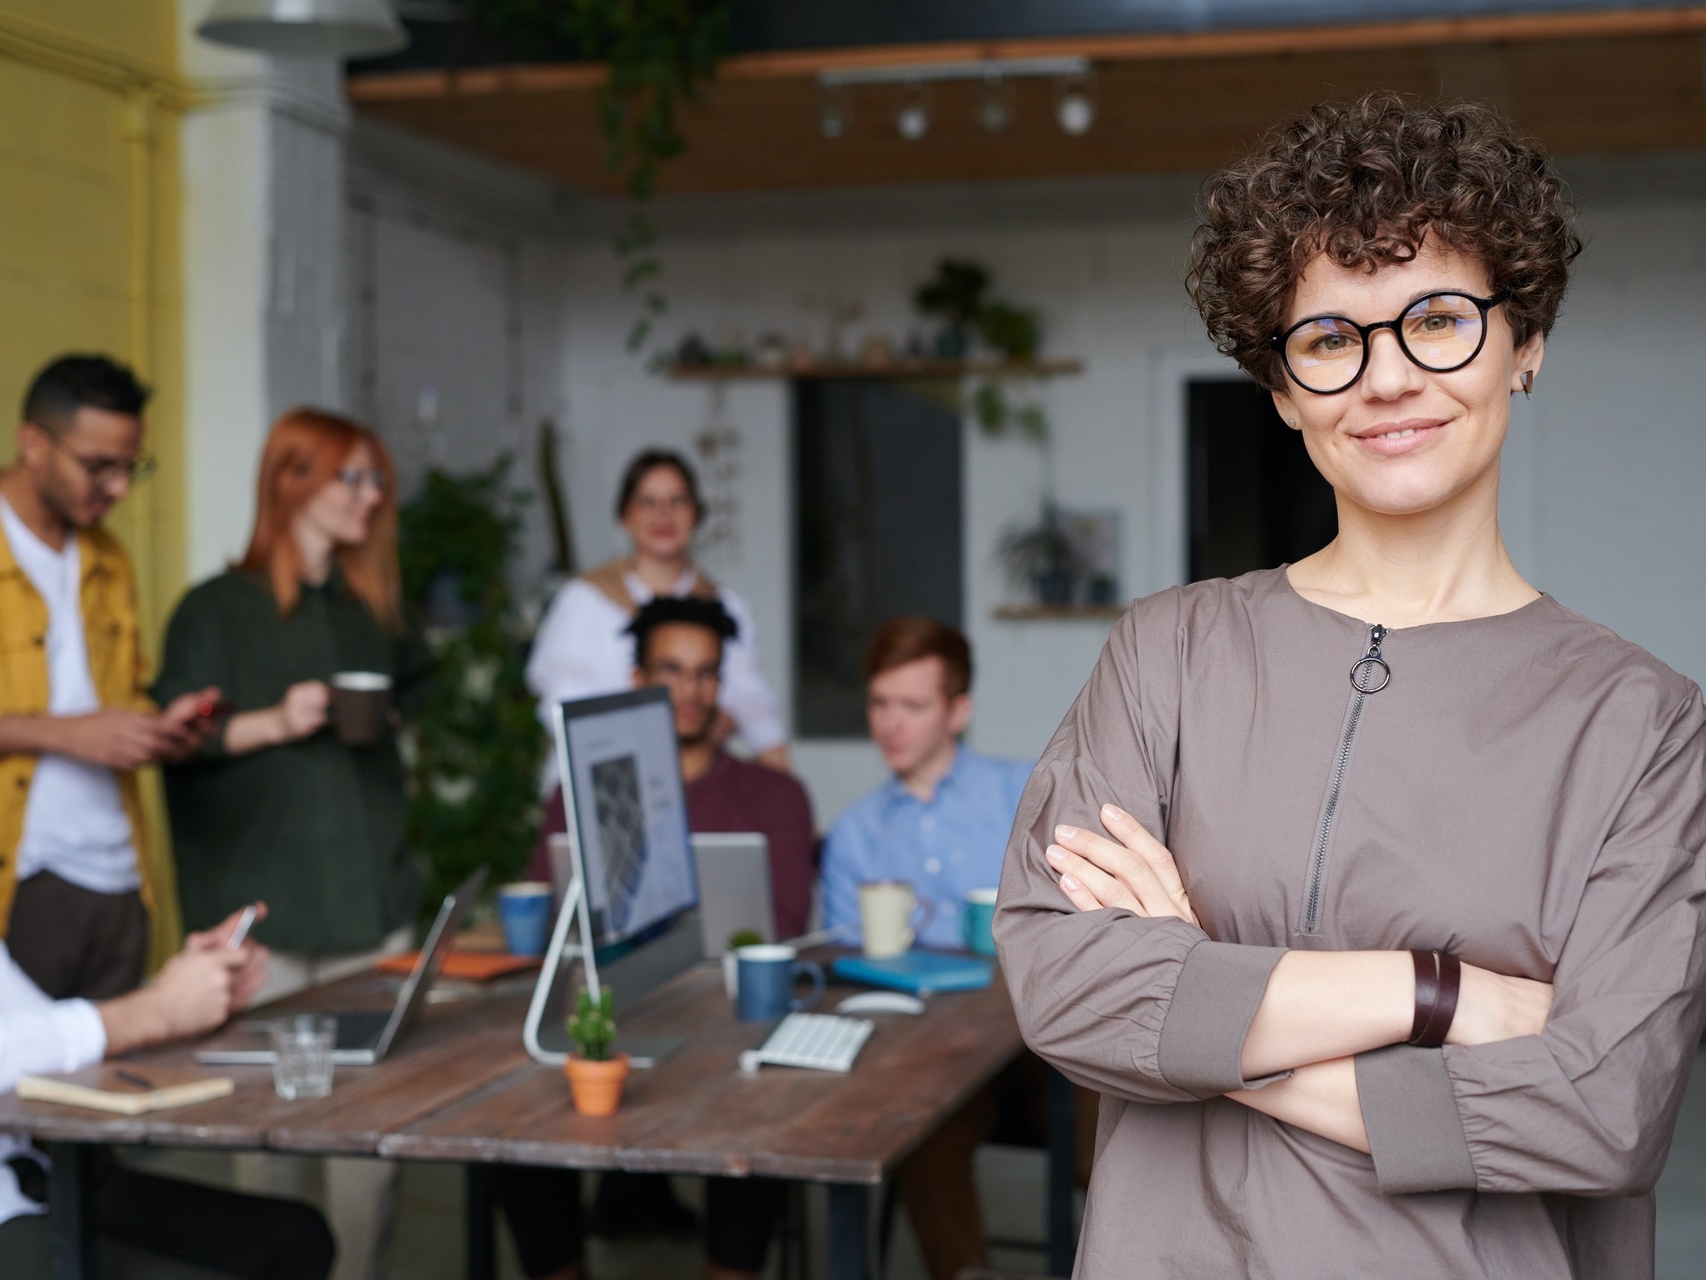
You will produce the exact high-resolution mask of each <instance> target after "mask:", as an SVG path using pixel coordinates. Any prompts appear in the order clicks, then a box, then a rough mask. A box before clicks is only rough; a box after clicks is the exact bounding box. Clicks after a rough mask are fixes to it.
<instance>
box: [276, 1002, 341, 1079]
mask: <svg viewBox="0 0 1706 1280" xmlns="http://www.w3.org/2000/svg"><path fill="white" fill-rule="evenodd" d="M267 1029H268V1031H269V1032H270V1033H271V1035H272V1047H273V1052H274V1053H276V1054H277V1055H278V1056H277V1058H275V1059H274V1061H273V1065H272V1083H273V1088H274V1089H276V1090H277V1091H278V1096H279V1097H281V1098H289V1099H290V1100H291V1101H295V1100H296V1099H297V1098H324V1097H325V1096H326V1095H327V1094H329V1093H331V1091H332V1048H333V1046H335V1045H336V1044H337V1042H338V1020H337V1019H336V1018H333V1017H330V1016H328V1015H326V1014H323V1013H302V1014H297V1015H296V1016H295V1017H291V1018H280V1019H279V1020H278V1021H276V1022H273V1023H270V1024H268V1028H267Z"/></svg>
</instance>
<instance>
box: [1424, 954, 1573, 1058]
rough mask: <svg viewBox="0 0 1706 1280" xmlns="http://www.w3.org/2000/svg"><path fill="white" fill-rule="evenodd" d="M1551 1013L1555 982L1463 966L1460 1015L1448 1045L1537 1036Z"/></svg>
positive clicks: (1455, 1018)
mask: <svg viewBox="0 0 1706 1280" xmlns="http://www.w3.org/2000/svg"><path fill="white" fill-rule="evenodd" d="M1551 1012H1552V984H1551V983H1548V982H1536V981H1535V980H1534V979H1532V978H1507V977H1506V976H1505V975H1504V974H1502V973H1494V972H1492V970H1490V969H1478V968H1476V967H1475V966H1474V965H1472V964H1466V965H1464V966H1463V977H1462V980H1461V982H1460V984H1459V986H1458V990H1457V1014H1456V1016H1455V1017H1453V1018H1452V1020H1451V1030H1450V1031H1449V1032H1448V1033H1447V1034H1446V1037H1445V1042H1446V1043H1447V1044H1465V1045H1468V1044H1492V1043H1493V1042H1494V1041H1495V1040H1514V1039H1516V1038H1517V1037H1518V1036H1537V1035H1539V1034H1540V1033H1541V1031H1542V1030H1544V1029H1545V1027H1546V1019H1547V1017H1548V1016H1549V1015H1550V1014H1551Z"/></svg>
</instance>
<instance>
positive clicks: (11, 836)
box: [0, 529, 154, 937]
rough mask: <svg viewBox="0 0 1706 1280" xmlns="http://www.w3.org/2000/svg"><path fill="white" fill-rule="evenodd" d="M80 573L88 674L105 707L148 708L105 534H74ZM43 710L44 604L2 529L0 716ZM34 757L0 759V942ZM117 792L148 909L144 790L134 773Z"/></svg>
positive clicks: (115, 549)
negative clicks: (122, 803) (77, 545)
mask: <svg viewBox="0 0 1706 1280" xmlns="http://www.w3.org/2000/svg"><path fill="white" fill-rule="evenodd" d="M77 538H78V541H79V544H80V548H79V549H80V556H79V559H80V562H81V568H82V579H83V580H82V586H81V604H82V610H83V636H84V641H85V643H86V644H87V645H88V649H89V674H90V676H91V677H92V678H93V679H94V682H95V692H96V693H97V694H98V695H99V696H100V699H101V705H102V706H103V707H124V708H129V709H131V710H151V709H152V708H153V705H154V704H153V703H151V702H150V701H149V700H148V697H147V695H146V694H145V693H144V692H143V690H144V689H145V688H147V685H148V668H147V664H146V663H145V662H144V660H143V657H142V646H141V643H140V641H139V639H138V636H137V620H136V580H135V579H134V578H133V577H132V575H131V572H130V560H129V558H128V557H127V556H126V555H125V553H124V548H123V547H121V546H120V545H119V543H118V540H117V539H116V538H114V537H113V536H112V535H111V534H110V533H107V532H106V531H105V530H103V529H81V530H79V531H78V533H77ZM46 711H47V605H46V603H45V602H43V600H42V598H41V596H40V595H38V594H37V593H36V589H35V587H34V585H33V584H31V582H30V580H29V578H28V577H27V576H26V575H25V573H24V571H23V570H22V569H20V568H19V567H18V560H17V557H16V556H14V555H13V554H12V547H11V544H10V543H9V542H7V541H6V535H5V533H4V531H0V716H30V715H43V714H45V713H46ZM35 769H36V757H35V756H34V755H32V754H20V755H0V937H3V936H5V933H6V926H7V924H8V923H9V922H10V920H11V916H12V898H13V895H14V894H15V893H16V891H17V887H18V841H19V839H20V838H21V837H22V835H23V831H24V805H25V803H26V802H27V801H28V799H29V795H30V779H31V778H33V777H34V776H35ZM118 786H119V795H120V796H121V797H123V800H124V810H125V813H126V814H127V815H129V817H130V838H131V842H132V843H133V844H134V845H135V847H136V857H137V863H138V866H139V869H140V871H141V873H142V899H143V901H144V902H146V903H149V904H150V905H152V902H153V895H152V887H151V886H150V884H149V874H148V867H149V858H148V850H147V847H146V843H145V842H146V841H147V839H148V829H147V825H146V824H145V823H144V822H143V820H142V793H141V789H140V788H139V787H138V785H137V778H136V775H135V774H134V773H120V774H118Z"/></svg>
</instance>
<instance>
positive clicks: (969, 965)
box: [830, 951, 990, 996]
mask: <svg viewBox="0 0 1706 1280" xmlns="http://www.w3.org/2000/svg"><path fill="white" fill-rule="evenodd" d="M830 972H832V973H833V974H834V975H835V976H836V977H838V978H846V979H847V980H848V981H849V982H863V983H864V984H865V985H866V986H871V987H888V988H890V989H891V990H894V991H910V992H912V993H913V994H914V995H919V996H927V995H930V994H931V993H932V992H936V991H977V990H979V989H980V988H983V987H987V986H988V985H989V979H990V968H989V961H987V960H979V959H978V958H977V957H976V956H958V955H949V954H947V953H945V952H941V951H908V952H906V953H905V954H904V955H898V956H889V957H887V958H885V959H882V960H872V959H870V958H869V957H866V956H839V957H837V958H836V960H835V962H834V963H833V964H832V965H830Z"/></svg>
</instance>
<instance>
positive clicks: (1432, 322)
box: [1284, 293, 1487, 392]
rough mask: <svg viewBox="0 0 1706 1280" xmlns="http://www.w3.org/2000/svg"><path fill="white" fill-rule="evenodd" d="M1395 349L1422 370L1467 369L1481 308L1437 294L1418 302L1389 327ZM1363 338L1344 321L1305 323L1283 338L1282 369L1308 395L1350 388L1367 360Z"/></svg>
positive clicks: (1482, 320)
mask: <svg viewBox="0 0 1706 1280" xmlns="http://www.w3.org/2000/svg"><path fill="white" fill-rule="evenodd" d="M1387 327H1390V328H1391V329H1392V330H1393V332H1394V333H1396V334H1397V336H1398V342H1399V345H1400V346H1402V347H1403V349H1404V354H1405V355H1407V356H1409V357H1410V359H1411V360H1413V361H1415V363H1417V364H1418V365H1420V366H1421V367H1422V368H1424V369H1428V370H1431V371H1433V372H1434V373H1449V372H1450V371H1451V370H1453V369H1460V368H1462V367H1463V366H1464V365H1466V364H1468V363H1469V362H1470V361H1471V360H1473V359H1474V358H1475V356H1476V355H1477V354H1478V353H1479V351H1480V349H1481V342H1482V339H1483V337H1484V336H1485V333H1486V327H1487V317H1486V312H1485V311H1484V310H1483V309H1482V306H1481V304H1480V302H1478V301H1477V300H1476V299H1474V298H1470V297H1467V296H1465V295H1463V294H1457V293H1436V294H1433V295H1431V296H1430V297H1426V298H1422V299H1419V300H1418V301H1417V302H1416V303H1415V304H1414V305H1413V306H1411V307H1410V309H1409V310H1408V311H1406V312H1405V313H1404V314H1403V315H1402V316H1400V317H1399V318H1398V319H1397V320H1396V321H1394V322H1392V323H1391V324H1390V325H1374V326H1365V328H1373V329H1379V328H1387ZM1372 337H1373V334H1372V333H1369V334H1368V337H1367V338H1365V337H1364V333H1363V330H1362V329H1359V328H1358V326H1357V325H1356V324H1355V322H1353V321H1351V320H1347V319H1346V318H1345V317H1343V316H1318V317H1315V318H1314V319H1310V320H1305V321H1304V322H1303V323H1302V324H1300V325H1298V326H1297V327H1296V328H1295V329H1292V330H1291V331H1290V332H1289V333H1287V334H1286V336H1285V346H1284V355H1285V364H1286V368H1287V369H1289V370H1290V371H1291V376H1292V377H1294V378H1296V379H1297V381H1298V382H1299V383H1301V384H1302V385H1303V386H1305V387H1307V388H1309V390H1311V391H1320V392H1333V391H1342V390H1344V389H1345V388H1346V387H1348V386H1350V385H1351V384H1352V383H1353V382H1355V381H1356V380H1357V378H1358V376H1359V375H1360V374H1361V373H1362V370H1363V365H1364V363H1365V361H1366V359H1367V351H1366V349H1365V348H1366V346H1367V342H1368V340H1369V339H1370V338H1372Z"/></svg>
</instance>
